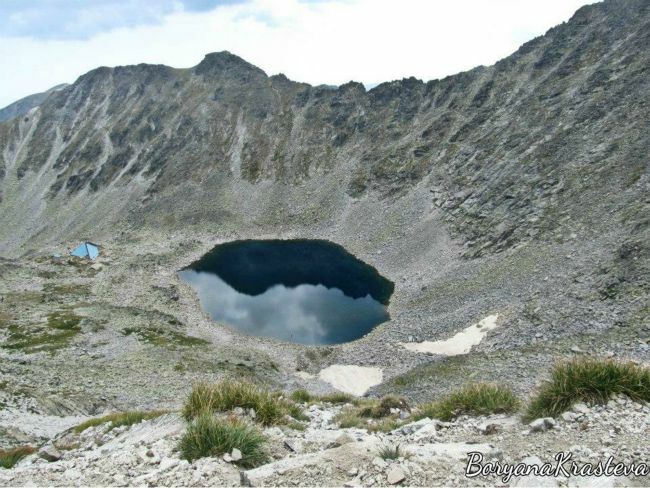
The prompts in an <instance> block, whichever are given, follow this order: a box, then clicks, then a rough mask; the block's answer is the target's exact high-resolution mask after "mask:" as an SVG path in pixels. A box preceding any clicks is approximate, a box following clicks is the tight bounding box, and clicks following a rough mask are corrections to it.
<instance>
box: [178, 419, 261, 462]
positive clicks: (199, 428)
mask: <svg viewBox="0 0 650 488" xmlns="http://www.w3.org/2000/svg"><path fill="white" fill-rule="evenodd" d="M266 442H267V440H266V438H265V437H264V436H263V435H262V433H261V432H260V431H259V430H258V429H257V428H255V427H254V426H251V425H248V424H246V423H244V422H242V421H240V420H237V419H232V418H229V419H220V418H217V417H215V416H214V415H212V414H210V413H208V412H206V411H204V412H203V413H201V414H200V415H198V416H197V417H196V418H195V419H194V420H193V421H192V422H191V423H190V425H189V426H188V428H187V432H186V433H185V435H184V436H183V438H182V439H181V441H180V444H179V446H178V448H179V450H180V452H181V456H182V457H183V458H184V459H187V460H188V461H192V460H194V459H198V458H202V457H212V456H221V455H223V454H226V453H231V452H232V450H233V449H239V451H240V452H241V454H242V458H241V460H239V461H236V463H237V464H238V465H240V466H241V467H244V468H253V467H255V466H259V465H260V464H264V463H265V462H266V461H267V460H268V454H267V453H266V450H265V444H266Z"/></svg>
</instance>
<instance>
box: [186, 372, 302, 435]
mask: <svg viewBox="0 0 650 488" xmlns="http://www.w3.org/2000/svg"><path fill="white" fill-rule="evenodd" d="M236 407H241V408H252V409H253V410H255V420H256V421H258V422H259V423H261V424H263V425H275V424H283V423H286V422H287V415H289V416H291V417H294V418H296V419H298V420H303V419H304V418H305V416H304V413H303V412H302V409H300V408H299V407H297V405H295V404H293V403H291V402H290V401H288V400H285V399H283V398H281V397H280V396H278V395H275V394H272V393H270V392H269V391H267V390H263V389H261V388H259V387H258V386H256V385H254V384H252V383H248V382H244V381H222V382H220V383H216V384H207V383H199V384H197V385H194V387H193V388H192V391H191V392H190V396H189V398H188V399H187V402H186V403H185V407H184V408H183V417H185V420H187V421H190V420H192V419H193V418H195V417H197V416H198V415H199V414H201V413H203V412H228V411H230V410H233V409H234V408H236Z"/></svg>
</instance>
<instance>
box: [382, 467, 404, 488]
mask: <svg viewBox="0 0 650 488" xmlns="http://www.w3.org/2000/svg"><path fill="white" fill-rule="evenodd" d="M386 477H387V481H388V484H389V485H396V484H398V483H401V482H402V481H404V480H405V479H406V475H405V474H404V471H402V470H401V469H400V468H391V469H390V470H389V471H388V473H387V474H386Z"/></svg>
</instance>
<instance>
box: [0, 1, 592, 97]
mask: <svg viewBox="0 0 650 488" xmlns="http://www.w3.org/2000/svg"><path fill="white" fill-rule="evenodd" d="M587 3H593V2H592V1H589V0H587V1H585V0H525V1H523V0H489V1H488V0H453V1H451V0H399V1H397V0H31V1H30V0H0V73H2V75H1V76H0V107H3V106H5V105H7V104H9V103H11V102H12V101H15V100H17V99H19V98H22V97H24V96H26V95H29V94H31V93H36V92H39V91H44V90H46V89H48V88H50V87H52V86H54V85H57V84H59V83H72V82H74V80H75V79H76V78H77V77H79V76H80V75H82V74H83V73H85V72H87V71H89V70H91V69H93V68H96V67H98V66H117V65H125V64H137V63H160V64H167V65H170V66H174V67H178V68H186V67H190V66H194V65H196V64H197V63H198V62H200V61H201V59H202V58H203V56H204V55H205V54H207V53H209V52H215V51H223V50H228V51H231V52H233V53H235V54H237V55H239V56H241V57H243V58H244V59H246V60H247V61H249V62H251V63H253V64H255V65H257V66H259V67H260V68H262V69H263V70H265V71H266V72H267V73H268V74H275V73H284V74H285V75H287V76H288V77H289V78H291V79H294V80H297V81H304V82H307V83H311V84H314V85H317V84H322V83H324V84H332V85H339V84H342V83H345V82H348V81H350V80H355V81H360V82H362V83H365V84H366V85H370V84H376V83H379V82H382V81H390V80H393V79H400V78H404V77H408V76H415V77H417V78H420V79H424V80H429V79H434V78H441V77H444V76H447V75H451V74H454V73H457V72H459V71H463V70H467V69H471V68H473V67H475V66H477V65H480V64H483V65H488V64H492V63H494V62H495V61H497V60H499V59H501V58H503V57H505V56H507V55H508V54H510V53H512V52H513V51H515V50H516V49H517V48H518V47H519V46H520V45H521V44H522V43H523V42H525V41H527V40H529V39H532V38H533V37H535V36H538V35H541V34H543V33H544V32H546V31H547V30H548V29H549V28H551V27H553V26H554V25H557V24H559V23H561V22H563V21H566V20H568V19H569V18H570V17H571V15H572V14H573V13H574V12H575V10H577V9H578V8H579V7H580V6H582V5H585V4H587Z"/></svg>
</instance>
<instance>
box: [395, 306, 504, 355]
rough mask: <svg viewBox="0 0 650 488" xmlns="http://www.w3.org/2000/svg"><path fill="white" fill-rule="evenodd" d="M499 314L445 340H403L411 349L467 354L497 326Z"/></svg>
mask: <svg viewBox="0 0 650 488" xmlns="http://www.w3.org/2000/svg"><path fill="white" fill-rule="evenodd" d="M498 317H499V314H498V313H497V314H494V315H488V316H487V317H485V318H484V319H483V320H481V321H480V322H479V323H477V324H474V325H470V326H469V327H467V328H466V329H464V330H461V331H460V332H459V333H458V334H456V335H455V336H453V337H451V338H449V339H446V340H444V341H424V342H402V343H401V344H402V346H404V347H405V348H406V349H408V350H409V351H413V352H424V353H428V354H440V355H442V356H458V355H460V354H467V353H468V352H469V351H470V350H471V349H472V347H474V346H476V345H477V344H480V343H481V341H482V340H483V337H485V335H486V334H487V333H488V331H489V330H492V329H494V328H496V326H497V318H498Z"/></svg>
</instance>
